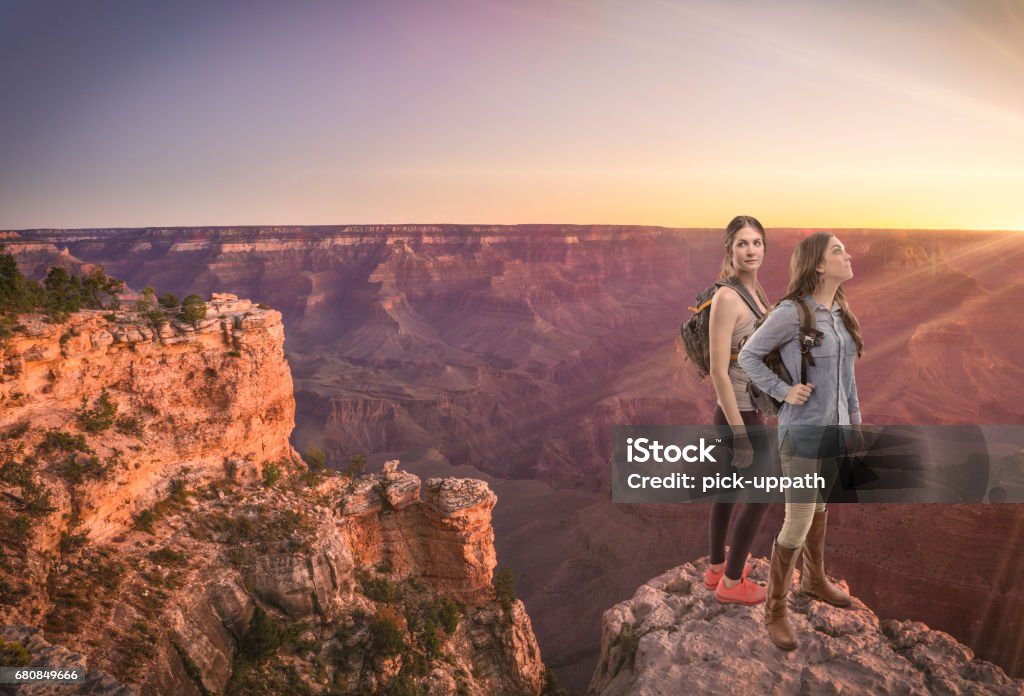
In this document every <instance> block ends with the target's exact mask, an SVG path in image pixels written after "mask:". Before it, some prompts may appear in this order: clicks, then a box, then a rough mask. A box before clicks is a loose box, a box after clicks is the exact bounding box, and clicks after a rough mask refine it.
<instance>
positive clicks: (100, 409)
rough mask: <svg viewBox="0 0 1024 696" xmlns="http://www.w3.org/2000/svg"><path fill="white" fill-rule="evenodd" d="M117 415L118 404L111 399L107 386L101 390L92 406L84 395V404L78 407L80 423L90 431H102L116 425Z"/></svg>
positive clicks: (81, 426)
mask: <svg viewBox="0 0 1024 696" xmlns="http://www.w3.org/2000/svg"><path fill="white" fill-rule="evenodd" d="M116 417H117V404H115V403H114V402H113V401H111V400H110V395H109V394H108V393H107V390H106V388H104V389H102V390H101V391H100V395H99V396H98V397H96V400H95V401H94V402H93V405H92V407H91V408H90V406H89V401H88V399H87V398H86V397H84V396H83V397H82V405H81V407H80V408H79V409H78V425H79V427H80V428H82V430H84V431H86V432H88V433H101V432H103V431H104V430H107V429H108V428H110V427H111V426H112V425H114V419H115V418H116Z"/></svg>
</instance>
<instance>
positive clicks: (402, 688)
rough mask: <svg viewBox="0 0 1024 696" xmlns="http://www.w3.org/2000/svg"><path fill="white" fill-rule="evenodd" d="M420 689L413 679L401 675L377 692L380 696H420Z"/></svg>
mask: <svg viewBox="0 0 1024 696" xmlns="http://www.w3.org/2000/svg"><path fill="white" fill-rule="evenodd" d="M420 693H421V692H420V690H419V688H418V687H417V686H416V682H415V681H413V679H412V677H409V676H406V675H404V674H400V675H398V676H397V677H393V678H392V679H391V681H389V682H388V683H387V684H385V685H384V687H383V688H381V689H380V690H378V691H377V694H379V696H419V694H420Z"/></svg>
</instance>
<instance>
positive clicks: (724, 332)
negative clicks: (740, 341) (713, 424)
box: [708, 287, 750, 427]
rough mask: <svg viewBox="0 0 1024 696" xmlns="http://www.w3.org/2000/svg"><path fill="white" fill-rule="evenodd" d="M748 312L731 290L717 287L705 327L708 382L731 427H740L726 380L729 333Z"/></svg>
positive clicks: (730, 341)
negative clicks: (709, 373)
mask: <svg viewBox="0 0 1024 696" xmlns="http://www.w3.org/2000/svg"><path fill="white" fill-rule="evenodd" d="M744 311H750V310H749V309H747V305H746V303H745V302H743V299H742V298H741V297H740V296H739V295H738V294H737V293H736V291H735V290H733V289H732V288H728V287H721V288H719V289H718V292H716V293H715V296H714V297H712V298H711V321H710V324H709V326H708V334H709V341H710V344H711V345H710V354H711V381H712V383H713V384H714V385H715V394H716V395H717V396H718V403H719V404H721V405H722V412H723V413H724V414H725V420H726V421H728V423H729V425H731V426H733V427H737V426H742V425H743V417H742V416H740V409H739V406H737V405H736V394H735V392H733V389H732V381H730V379H729V362H730V360H731V359H732V332H733V329H735V328H736V324H737V323H738V322H739V321H740V319H741V318H742V316H743V315H742V312H744Z"/></svg>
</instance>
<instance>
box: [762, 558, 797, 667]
mask: <svg viewBox="0 0 1024 696" xmlns="http://www.w3.org/2000/svg"><path fill="white" fill-rule="evenodd" d="M799 551H800V549H787V548H786V547H785V546H779V542H778V540H776V542H775V545H774V546H773V548H772V562H771V565H770V566H769V568H768V589H767V595H768V596H767V597H766V598H765V604H764V625H765V627H766V628H767V629H768V636H769V637H770V638H771V639H772V642H773V643H775V644H776V645H777V646H779V647H780V648H782V649H783V650H792V649H793V648H795V647H796V634H795V633H794V632H793V625H792V624H790V623H789V617H788V616H787V614H788V612H789V607H788V604H789V602H788V596H789V585H790V583H791V582H792V581H793V568H795V567H796V559H797V557H798V556H799V555H800V554H799V553H798V552H799Z"/></svg>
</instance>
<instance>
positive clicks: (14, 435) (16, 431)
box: [0, 421, 31, 440]
mask: <svg viewBox="0 0 1024 696" xmlns="http://www.w3.org/2000/svg"><path fill="white" fill-rule="evenodd" d="M30 427H31V424H30V423H29V422H28V421H25V422H23V423H18V424H17V425H15V426H14V427H13V428H10V429H8V430H7V432H5V433H4V434H3V435H0V440H17V439H18V438H19V437H21V436H22V435H24V434H25V433H27V432H28V429H29V428H30Z"/></svg>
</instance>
